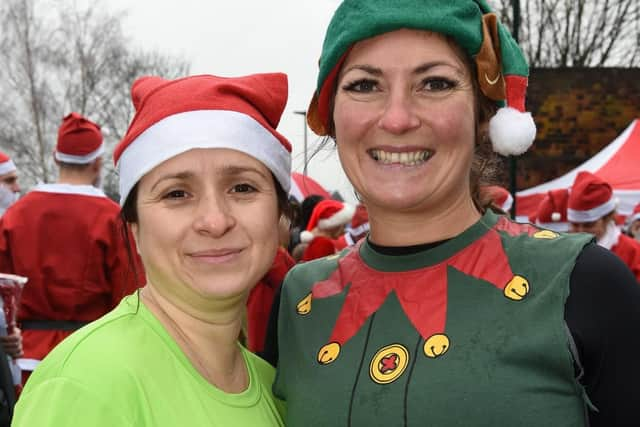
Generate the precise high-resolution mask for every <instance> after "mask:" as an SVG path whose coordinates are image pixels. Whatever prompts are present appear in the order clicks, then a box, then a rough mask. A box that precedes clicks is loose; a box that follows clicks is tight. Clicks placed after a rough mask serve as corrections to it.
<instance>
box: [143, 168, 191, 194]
mask: <svg viewBox="0 0 640 427" xmlns="http://www.w3.org/2000/svg"><path fill="white" fill-rule="evenodd" d="M191 177H193V172H189V171H182V172H176V173H170V174H168V175H163V176H161V177H160V178H159V179H158V180H157V181H156V182H155V183H154V184H153V185H152V186H151V189H150V190H149V191H153V189H154V188H156V187H157V186H158V185H159V184H160V183H162V182H163V181H167V180H170V179H188V178H191Z"/></svg>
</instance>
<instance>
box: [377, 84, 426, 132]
mask: <svg viewBox="0 0 640 427" xmlns="http://www.w3.org/2000/svg"><path fill="white" fill-rule="evenodd" d="M378 126H380V128H382V129H384V130H386V131H387V132H389V133H393V134H397V135H400V134H403V133H406V132H408V131H411V130H413V129H415V128H417V127H419V126H420V118H419V117H418V115H417V114H416V112H415V105H413V103H412V101H411V96H410V94H407V93H404V92H402V93H401V92H399V91H397V92H395V93H393V92H392V93H391V94H390V95H389V98H388V99H387V102H386V105H385V109H384V111H383V113H382V116H381V117H380V120H379V122H378Z"/></svg>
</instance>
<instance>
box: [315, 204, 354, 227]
mask: <svg viewBox="0 0 640 427" xmlns="http://www.w3.org/2000/svg"><path fill="white" fill-rule="evenodd" d="M355 213H356V208H355V206H353V205H350V204H348V203H345V204H344V205H343V207H342V209H340V210H339V211H338V212H336V213H335V214H333V215H332V216H331V217H330V218H325V219H321V220H319V221H318V228H319V229H321V230H326V229H328V228H333V227H337V226H339V225H345V224H348V223H350V222H351V219H352V218H353V215H354V214H355Z"/></svg>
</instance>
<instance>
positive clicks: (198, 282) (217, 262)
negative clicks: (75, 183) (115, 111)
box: [132, 148, 280, 306]
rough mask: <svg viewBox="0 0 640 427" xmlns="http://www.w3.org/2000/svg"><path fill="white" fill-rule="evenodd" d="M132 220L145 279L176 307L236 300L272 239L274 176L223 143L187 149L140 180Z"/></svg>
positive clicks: (264, 263) (265, 263)
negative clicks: (174, 302)
mask: <svg viewBox="0 0 640 427" xmlns="http://www.w3.org/2000/svg"><path fill="white" fill-rule="evenodd" d="M137 213H138V222H137V223H136V224H132V230H133V232H134V235H135V237H136V243H137V245H138V248H139V252H140V255H141V257H142V260H143V263H144V267H145V272H146V274H147V278H148V282H149V283H150V284H152V285H153V286H154V287H155V288H156V289H157V290H158V291H159V292H161V293H162V294H163V295H164V296H165V297H167V298H171V299H172V300H174V301H176V302H177V303H178V304H180V305H182V306H185V305H187V306H192V305H195V304H198V305H199V304H201V303H203V302H204V301H206V300H216V299H217V300H224V299H227V298H231V299H237V298H243V297H244V296H246V293H247V292H248V291H249V290H250V289H251V287H253V285H255V284H256V283H257V282H258V280H259V279H260V278H261V277H262V276H263V275H264V274H265V273H266V272H267V270H268V269H269V267H270V266H271V263H272V261H273V258H274V256H275V252H276V248H277V246H278V234H277V231H276V230H277V229H278V222H279V216H280V215H279V210H278V202H277V192H276V187H275V182H274V179H273V176H272V174H271V172H270V171H269V169H268V168H267V167H266V166H265V165H264V164H262V163H261V162H260V161H258V160H256V159H254V158H253V157H251V156H249V155H247V154H244V153H242V152H239V151H235V150H229V149H219V148H216V149H213V148H212V149H194V150H190V151H187V152H185V153H182V154H179V155H177V156H175V157H173V158H171V159H169V160H167V161H165V162H163V163H161V164H160V165H158V166H156V167H155V168H154V169H153V170H151V171H150V172H149V173H147V174H146V175H145V176H143V177H142V179H141V180H140V182H139V187H138V195H137Z"/></svg>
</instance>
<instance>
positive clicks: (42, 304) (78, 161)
mask: <svg viewBox="0 0 640 427" xmlns="http://www.w3.org/2000/svg"><path fill="white" fill-rule="evenodd" d="M103 150H104V145H103V137H102V132H101V131H100V127H99V126H98V125H97V124H95V123H93V122H92V121H90V120H89V119H87V118H86V117H83V116H82V115H80V114H78V113H75V112H73V113H71V114H69V115H67V116H66V117H64V118H63V120H62V123H61V125H60V127H59V130H58V140H57V144H56V148H55V151H54V160H55V163H56V165H57V166H58V171H59V174H58V179H57V181H56V182H55V183H53V184H40V185H37V186H35V187H34V188H33V189H32V190H31V191H29V192H28V193H27V194H26V195H25V196H24V197H22V198H21V199H20V200H18V201H17V202H16V203H15V204H14V205H13V206H11V208H10V209H9V210H8V211H7V212H6V213H5V215H4V216H3V217H2V219H1V220H0V271H2V272H6V273H12V274H17V275H20V276H25V277H27V278H28V279H29V281H28V282H27V284H26V285H25V287H24V290H23V293H22V297H21V302H20V310H19V312H18V322H19V324H20V325H21V328H22V334H23V340H24V358H23V359H21V361H20V362H21V363H20V365H21V367H22V368H23V372H24V373H25V375H24V377H25V379H26V377H28V375H29V372H30V371H31V370H33V369H34V368H35V366H37V364H38V363H39V361H40V360H42V359H43V358H44V357H45V356H46V355H47V354H48V353H49V352H50V351H51V350H52V349H53V348H54V347H55V346H56V345H57V344H58V343H60V342H61V341H62V340H63V339H64V338H65V337H67V336H68V335H70V334H71V333H72V332H73V331H75V330H76V329H78V328H80V327H81V326H83V325H85V324H86V323H88V322H90V321H92V320H95V319H97V318H98V317H100V316H102V315H104V314H105V313H107V312H108V311H110V310H111V309H112V308H113V307H115V306H116V305H117V304H118V302H119V301H120V300H121V299H122V297H124V296H125V295H128V294H130V293H132V292H133V291H134V290H135V289H136V288H137V287H138V286H140V285H141V284H142V283H140V277H136V275H135V274H134V272H133V270H132V269H131V263H130V258H129V253H128V251H127V241H126V239H125V233H124V228H123V226H122V222H121V220H120V209H119V207H118V205H117V204H116V203H115V202H113V201H112V200H110V199H109V198H107V197H106V195H105V194H104V192H103V191H102V190H100V189H98V188H96V187H95V186H94V185H95V184H96V183H98V182H99V180H100V173H101V169H102V153H103ZM134 259H135V258H134Z"/></svg>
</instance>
